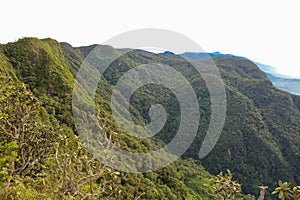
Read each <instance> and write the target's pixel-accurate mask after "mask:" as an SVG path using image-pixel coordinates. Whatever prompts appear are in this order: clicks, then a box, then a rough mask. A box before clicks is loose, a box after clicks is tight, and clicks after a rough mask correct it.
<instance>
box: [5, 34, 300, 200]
mask: <svg viewBox="0 0 300 200" xmlns="http://www.w3.org/2000/svg"><path fill="white" fill-rule="evenodd" d="M96 46H97V48H99V50H100V51H102V52H103V54H104V55H106V56H103V57H98V58H96V60H95V62H105V61H107V60H109V58H108V57H107V56H109V55H119V54H120V53H121V52H124V51H125V50H123V49H115V48H113V47H111V46H101V45H100V46H99V45H91V46H87V47H77V48H75V47H72V46H71V45H70V44H67V43H59V42H57V41H55V40H53V39H43V40H39V39H37V38H23V39H20V40H18V41H16V42H14V43H8V44H3V45H0V131H1V135H0V152H1V154H0V199H218V197H217V196H216V195H217V194H216V193H217V191H221V193H222V195H224V194H226V195H229V194H230V195H231V194H232V193H231V192H232V191H230V192H229V193H227V192H228V190H226V191H223V189H224V188H223V189H222V190H218V187H221V186H220V183H222V182H225V183H230V186H232V188H235V189H234V191H233V193H234V194H235V193H236V195H235V197H232V196H231V197H230V198H235V199H255V197H258V196H259V188H258V186H268V187H269V188H268V189H267V191H266V196H265V199H273V198H274V199H275V198H278V197H277V196H274V195H272V194H271V192H272V191H273V190H275V188H276V187H277V184H278V180H282V181H284V183H282V182H280V183H279V185H280V187H279V189H277V191H278V193H280V194H281V193H282V195H283V194H285V193H283V192H282V191H280V188H282V187H287V186H288V185H289V183H286V182H285V181H287V182H290V184H291V186H295V185H299V184H300V173H299V171H300V165H299V163H300V97H299V96H296V95H292V94H289V93H287V92H283V91H280V90H277V89H276V88H275V87H274V86H273V85H272V83H271V82H270V81H269V79H268V78H267V76H266V75H265V74H264V73H263V72H262V71H260V70H259V68H258V67H257V66H256V65H255V64H254V63H252V62H250V61H249V60H246V59H241V58H235V57H218V56H216V57H213V61H214V63H215V64H216V66H217V67H218V70H219V71H220V74H221V77H222V79H223V82H224V87H225V91H226V101H227V113H226V120H225V125H224V128H223V131H222V134H221V136H220V138H219V140H218V142H217V144H216V146H215V147H214V149H213V150H212V151H211V152H210V153H209V154H208V155H207V156H206V157H204V158H203V159H200V158H199V150H200V147H201V144H202V142H203V139H204V136H205V134H206V132H207V130H208V125H209V121H210V117H211V116H210V114H211V102H210V94H209V90H208V88H207V87H206V85H205V81H204V80H203V78H202V77H201V76H200V75H199V74H198V73H196V71H195V69H194V68H193V66H192V65H191V64H190V63H189V62H187V61H186V60H185V59H184V58H181V57H179V56H174V55H168V54H154V53H150V52H146V51H142V50H132V51H128V53H123V55H122V56H120V57H119V58H118V59H116V60H114V62H112V63H111V64H110V65H109V68H108V69H107V70H106V71H105V73H104V75H103V77H102V78H101V80H100V81H99V83H98V85H97V90H96V97H95V99H88V98H86V99H84V96H83V97H82V98H83V99H82V101H84V102H90V101H94V102H95V103H96V105H95V109H96V116H95V119H96V120H97V122H98V123H99V125H100V126H101V128H102V129H103V131H104V132H105V133H106V135H107V137H109V138H111V140H112V141H113V142H114V144H115V145H117V146H119V147H121V148H123V149H126V150H128V151H132V152H139V153H144V152H149V151H151V150H156V149H159V148H160V147H162V146H164V145H165V144H167V143H169V142H170V140H172V138H173V137H174V136H175V134H176V130H177V129H178V126H179V123H180V115H181V112H180V108H179V104H178V101H177V100H176V96H175V95H174V94H172V92H171V91H170V90H169V89H168V88H166V87H163V86H160V85H156V84H150V85H146V86H143V87H140V88H139V89H138V90H137V91H136V92H135V93H134V95H133V96H132V97H131V99H130V112H131V113H130V115H131V117H132V119H133V121H134V122H136V123H137V124H141V125H145V124H148V123H150V121H151V120H150V116H149V109H150V107H151V105H153V104H158V103H159V104H161V105H163V107H164V108H165V110H166V112H167V116H168V117H167V119H166V123H165V125H164V126H163V128H162V129H161V130H160V132H159V133H158V134H157V135H155V136H154V137H151V138H136V137H134V136H131V135H128V134H126V133H125V132H124V131H123V130H122V129H120V128H119V127H118V125H117V124H116V122H115V120H114V118H113V114H112V110H111V108H110V103H111V99H110V98H111V95H112V93H113V86H114V85H115V84H116V82H117V80H119V79H120V78H121V77H122V75H123V74H125V73H126V72H127V71H129V70H131V69H133V68H135V67H137V66H140V65H143V64H147V63H161V64H164V65H168V66H171V67H172V68H173V69H175V70H177V71H178V72H180V73H181V74H182V75H183V76H184V77H185V78H186V79H187V80H188V81H189V83H191V86H192V88H193V90H194V91H195V93H196V94H197V97H198V101H199V102H198V103H199V109H200V116H201V117H200V119H199V127H198V132H197V135H196V137H195V139H194V141H193V143H192V144H191V146H190V147H189V148H188V150H187V151H186V152H185V153H184V155H183V156H182V157H181V158H179V159H178V160H177V161H176V162H174V163H172V164H170V165H168V166H167V167H164V168H162V169H159V170H157V171H154V172H150V171H149V172H144V173H128V172H122V171H118V170H116V169H114V168H112V167H110V165H109V163H104V162H100V161H99V159H96V158H94V157H93V155H92V154H91V152H90V151H88V150H87V149H86V148H85V145H84V144H83V143H82V140H81V138H80V135H79V134H78V130H77V128H76V125H75V124H74V120H73V114H74V112H81V107H80V106H81V105H80V106H78V107H75V108H74V107H73V108H72V92H73V86H74V85H75V84H76V83H77V80H78V79H76V76H77V73H78V71H79V70H80V67H81V65H82V63H83V61H84V59H85V58H86V57H87V56H88V55H89V54H90V52H91V51H92V50H93V49H94V48H95V47H96ZM195 62H203V61H195ZM96 69H97V68H96ZM77 78H78V77H77ZM79 78H84V77H79ZM82 89H83V90H84V88H82ZM83 93H84V91H83ZM87 105H88V103H87ZM85 109H89V108H83V110H85ZM81 115H82V116H83V117H85V113H81ZM99 148H100V147H99ZM105 159H106V161H107V162H112V163H113V162H114V158H113V157H110V153H109V152H107V155H106V157H105ZM154 161H155V160H149V161H148V162H149V163H153V162H154ZM141 168H142V166H141ZM228 169H229V170H230V171H227V170H228ZM220 172H223V173H220ZM226 172H227V173H226ZM226 181H227V182H226ZM216 183H217V186H216V185H214V184H216ZM227 185H228V184H227ZM288 187H290V186H288ZM216 188H217V189H216ZM239 188H240V189H239ZM277 188H278V187H277ZM219 189H220V188H219ZM284 191H288V190H287V189H286V190H284ZM246 194H247V195H246ZM230 198H229V197H228V198H224V199H230ZM220 199H222V198H220Z"/></svg>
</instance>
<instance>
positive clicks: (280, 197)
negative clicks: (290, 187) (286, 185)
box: [278, 191, 283, 199]
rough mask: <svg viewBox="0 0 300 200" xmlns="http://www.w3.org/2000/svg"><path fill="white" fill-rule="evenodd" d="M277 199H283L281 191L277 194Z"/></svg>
mask: <svg viewBox="0 0 300 200" xmlns="http://www.w3.org/2000/svg"><path fill="white" fill-rule="evenodd" d="M278 197H279V199H282V197H283V192H282V191H280V192H279V196H278Z"/></svg>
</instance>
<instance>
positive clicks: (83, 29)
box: [0, 0, 300, 77]
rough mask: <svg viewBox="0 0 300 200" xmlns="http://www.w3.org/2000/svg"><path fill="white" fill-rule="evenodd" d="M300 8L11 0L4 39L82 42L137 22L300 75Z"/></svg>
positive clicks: (251, 0)
mask: <svg viewBox="0 0 300 200" xmlns="http://www.w3.org/2000/svg"><path fill="white" fill-rule="evenodd" d="M299 9H300V6H299V1H297V0H285V1H279V0H278V1H276V0H273V1H268V0H260V1H259V0H247V1H246V0H219V1H217V0H206V1H201V0H185V1H176V0H173V1H170V0H151V1H145V0H126V1H125V0H119V1H116V0H109V1H108V0H105V1H102V0H81V1H76V0H73V1H71V0H51V1H47V0H44V1H43V0H6V1H1V3H0V20H1V21H0V22H1V23H0V27H1V29H0V43H2V44H3V43H7V42H13V41H15V40H16V39H18V38H21V37H25V36H34V37H38V38H46V37H51V38H54V39H56V40H58V41H60V42H62V41H65V42H68V43H70V44H72V45H73V46H82V45H90V44H95V43H96V44H99V43H102V42H104V41H105V40H107V39H109V38H111V37H112V36H115V35H117V34H120V33H122V32H125V31H129V30H133V29H137V28H164V29H170V30H173V31H176V32H179V33H182V34H184V35H186V36H187V37H189V38H191V39H192V40H194V41H196V42H197V43H198V44H199V45H201V46H202V48H203V49H204V50H205V51H207V52H213V51H220V52H222V53H231V54H235V55H241V56H245V57H248V58H250V59H252V60H254V61H257V62H260V63H263V64H267V65H271V66H274V67H277V68H278V70H279V72H280V73H283V74H286V75H290V76H297V77H300V56H299V54H300V53H298V47H299V46H300V38H299V37H300V28H299V26H300V23H299V22H300V11H299Z"/></svg>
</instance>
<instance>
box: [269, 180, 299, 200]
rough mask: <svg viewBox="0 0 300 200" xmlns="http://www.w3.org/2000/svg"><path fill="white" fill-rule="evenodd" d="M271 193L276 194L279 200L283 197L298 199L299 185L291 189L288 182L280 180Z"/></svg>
mask: <svg viewBox="0 0 300 200" xmlns="http://www.w3.org/2000/svg"><path fill="white" fill-rule="evenodd" d="M272 194H274V195H275V194H278V198H279V199H281V200H285V199H291V198H293V199H300V186H294V187H293V189H291V183H290V182H284V183H283V182H282V181H281V180H279V181H278V187H277V188H275V190H274V192H272Z"/></svg>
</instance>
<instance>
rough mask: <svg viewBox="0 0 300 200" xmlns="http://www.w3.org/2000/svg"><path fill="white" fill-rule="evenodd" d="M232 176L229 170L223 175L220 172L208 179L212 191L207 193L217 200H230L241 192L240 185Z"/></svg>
mask: <svg viewBox="0 0 300 200" xmlns="http://www.w3.org/2000/svg"><path fill="white" fill-rule="evenodd" d="M232 178H233V176H232V174H231V172H230V171H229V170H227V173H226V174H224V175H223V173H222V172H221V173H220V174H218V175H217V176H215V177H214V178H213V179H211V180H210V184H209V185H208V186H209V188H210V189H211V190H212V193H209V195H210V196H211V197H213V198H215V199H218V200H232V199H235V196H236V195H237V194H239V193H240V192H241V185H240V184H239V183H237V182H236V181H233V180H232Z"/></svg>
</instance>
